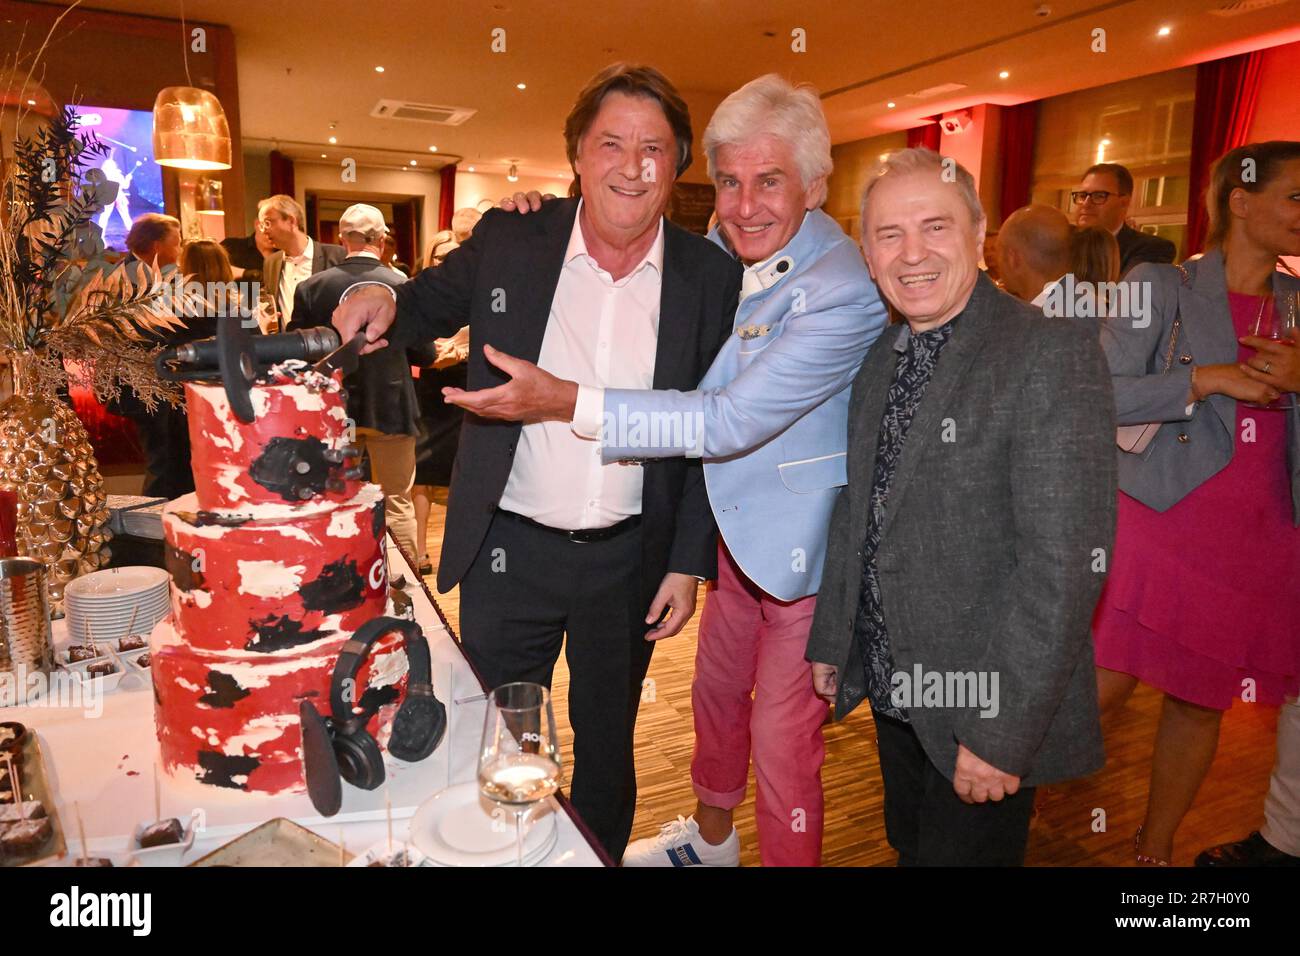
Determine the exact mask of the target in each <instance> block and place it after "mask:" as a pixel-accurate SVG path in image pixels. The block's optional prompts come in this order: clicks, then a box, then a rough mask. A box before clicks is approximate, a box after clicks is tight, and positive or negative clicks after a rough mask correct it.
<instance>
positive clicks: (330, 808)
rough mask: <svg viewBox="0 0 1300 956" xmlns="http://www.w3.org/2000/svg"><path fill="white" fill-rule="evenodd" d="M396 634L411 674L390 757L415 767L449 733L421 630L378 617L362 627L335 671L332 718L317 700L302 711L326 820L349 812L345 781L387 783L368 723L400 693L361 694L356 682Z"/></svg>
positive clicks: (311, 783)
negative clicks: (379, 644)
mask: <svg viewBox="0 0 1300 956" xmlns="http://www.w3.org/2000/svg"><path fill="white" fill-rule="evenodd" d="M393 632H396V633H398V634H400V635H401V636H402V642H403V645H404V647H405V650H406V658H407V662H408V666H409V668H410V670H409V676H408V678H407V684H406V698H405V700H403V701H402V704H401V706H400V707H399V708H398V711H397V714H396V716H394V717H393V725H392V736H391V737H390V738H389V740H388V752H389V753H391V754H392V755H393V756H394V757H396V758H397V759H398V760H403V761H405V762H407V763H415V762H417V761H420V760H423V759H424V758H425V757H427V756H429V754H431V753H433V751H434V749H435V748H436V747H437V746H438V744H439V743H440V742H441V741H442V738H443V735H444V734H445V733H446V730H447V709H446V707H445V706H444V705H443V703H442V701H440V700H438V698H437V697H436V696H434V693H433V683H432V677H431V674H432V666H431V664H430V660H429V644H428V642H427V641H426V640H425V638H424V633H423V632H422V631H421V630H420V626H419V625H418V624H416V623H415V622H414V621H404V620H401V619H400V618H395V617H377V618H374V619H373V620H371V621H368V622H366V623H365V624H363V625H362V626H361V627H360V628H358V629H357V632H356V633H355V634H354V635H353V636H352V639H351V640H350V641H348V642H347V643H346V644H344V645H343V650H342V651H341V653H340V654H339V658H338V663H337V664H335V666H334V676H333V679H332V680H331V681H330V715H329V716H328V717H321V715H320V712H319V711H318V710H317V709H316V705H315V704H314V703H313V702H312V701H311V699H310V698H307V699H304V700H303V701H302V703H301V705H300V708H299V717H300V719H301V721H302V752H303V764H304V769H305V771H306V777H307V793H308V795H309V796H310V797H311V802H312V805H313V806H315V807H316V809H317V810H318V811H319V812H320V813H321V814H322V815H323V816H327V817H332V816H334V814H336V813H338V812H339V807H341V806H342V803H343V788H342V786H341V785H340V780H346V781H347V782H348V783H350V784H352V785H353V786H355V787H359V788H360V789H362V790H374V789H376V788H377V787H379V786H380V785H381V784H382V783H383V782H384V755H383V752H382V751H381V750H380V748H379V742H378V741H376V740H375V738H374V737H372V736H371V735H370V733H369V731H367V730H366V725H367V724H368V723H369V722H370V720H371V719H372V718H373V717H374V716H375V714H376V713H378V711H379V708H380V707H381V706H383V705H384V704H385V703H389V702H390V701H391V700H392V699H393V697H395V696H396V689H395V688H388V689H387V690H391V691H392V693H391V694H385V693H384V692H383V691H381V690H378V689H377V688H370V687H368V688H366V689H365V691H364V692H362V693H360V694H358V693H357V692H356V691H357V687H356V679H357V674H358V673H359V672H360V670H361V665H362V663H363V662H364V661H365V660H366V658H367V657H368V656H369V653H370V650H371V648H372V647H373V645H374V644H375V642H376V641H378V640H379V639H380V638H381V637H384V636H385V635H387V634H390V633H393ZM349 691H351V693H349ZM354 703H355V705H356V708H357V710H355V711H354Z"/></svg>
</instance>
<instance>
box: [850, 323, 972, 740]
mask: <svg viewBox="0 0 1300 956" xmlns="http://www.w3.org/2000/svg"><path fill="white" fill-rule="evenodd" d="M956 321H957V320H956V319H953V320H952V321H950V322H945V323H944V324H943V325H941V326H939V327H938V328H937V329H930V330H929V331H926V332H922V333H920V334H919V335H913V334H912V333H911V331H910V330H909V329H904V330H903V332H902V334H901V335H900V336H899V340H898V342H897V343H896V344H895V346H894V347H895V348H896V349H898V351H899V352H900V355H899V356H898V364H897V366H895V368H894V381H893V383H892V384H891V385H890V386H889V393H888V395H887V397H886V399H885V414H884V417H883V418H881V420H880V435H879V437H878V438H877V439H876V467H875V472H874V473H873V475H872V478H871V511H870V514H869V515H868V516H867V536H866V539H865V540H864V541H863V543H862V590H861V592H860V593H859V596H858V614H857V619H856V621H855V622H854V626H853V635H854V640H856V641H857V642H858V647H859V649H860V650H861V652H862V662H863V669H864V670H865V672H866V674H865V676H866V690H867V700H868V701H869V702H870V703H871V708H872V710H875V711H877V712H879V713H882V714H885V715H887V716H889V717H894V718H896V719H898V720H907V711H906V710H905V709H903V708H900V707H896V706H895V705H894V703H893V702H892V701H891V700H890V693H891V691H892V690H893V675H894V660H893V655H892V654H891V653H890V649H889V632H888V631H887V630H886V629H885V609H884V606H883V604H882V602H881V599H880V574H879V572H878V571H877V570H876V550H877V549H878V548H879V547H880V529H881V527H882V525H883V524H884V520H885V503H886V501H887V500H888V499H889V486H890V485H891V484H892V483H893V480H894V472H895V471H896V470H897V469H898V460H899V459H900V458H901V457H902V454H903V442H904V441H905V440H906V438H907V429H908V427H909V426H910V425H911V424H912V415H913V414H914V413H915V412H916V409H917V406H919V405H920V404H921V396H923V395H924V394H925V387H926V386H927V385H929V384H930V377H931V376H932V375H933V374H934V369H935V366H936V365H937V364H938V362H939V353H940V352H941V351H943V347H944V345H945V344H946V343H947V342H948V339H950V338H951V337H952V329H953V326H954V325H955V324H956Z"/></svg>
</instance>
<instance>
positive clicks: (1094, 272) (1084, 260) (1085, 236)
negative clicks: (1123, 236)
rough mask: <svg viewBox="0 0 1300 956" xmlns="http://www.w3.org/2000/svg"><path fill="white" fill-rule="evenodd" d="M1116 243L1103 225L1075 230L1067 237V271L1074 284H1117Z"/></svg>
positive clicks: (1118, 262)
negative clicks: (1069, 272) (1068, 248)
mask: <svg viewBox="0 0 1300 956" xmlns="http://www.w3.org/2000/svg"><path fill="white" fill-rule="evenodd" d="M1119 265H1120V255H1119V243H1118V242H1117V241H1116V240H1115V236H1114V235H1113V234H1112V233H1111V231H1110V230H1109V229H1107V228H1105V227H1104V226H1085V227H1084V228H1082V229H1079V228H1075V229H1073V231H1072V232H1071V235H1070V271H1071V272H1073V273H1074V278H1075V280H1076V281H1077V282H1093V283H1101V282H1118V281H1119Z"/></svg>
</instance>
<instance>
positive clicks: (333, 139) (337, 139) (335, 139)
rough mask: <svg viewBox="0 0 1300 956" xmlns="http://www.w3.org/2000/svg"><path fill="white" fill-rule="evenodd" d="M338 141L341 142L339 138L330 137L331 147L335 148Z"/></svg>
mask: <svg viewBox="0 0 1300 956" xmlns="http://www.w3.org/2000/svg"><path fill="white" fill-rule="evenodd" d="M338 141H339V138H338V137H337V136H331V137H330V145H331V146H333V145H334V144H335V143H337V142H338Z"/></svg>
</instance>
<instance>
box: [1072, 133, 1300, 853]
mask: <svg viewBox="0 0 1300 956" xmlns="http://www.w3.org/2000/svg"><path fill="white" fill-rule="evenodd" d="M1206 201H1207V204H1208V206H1209V219H1210V232H1209V235H1208V237H1207V239H1206V247H1207V249H1208V250H1209V251H1207V252H1206V254H1205V255H1204V256H1203V257H1202V258H1200V259H1199V260H1196V261H1192V262H1188V263H1186V264H1185V265H1184V266H1170V265H1143V266H1139V267H1138V268H1136V269H1134V270H1133V271H1132V272H1131V273H1130V274H1129V275H1128V277H1127V278H1126V283H1132V284H1133V285H1131V286H1130V287H1129V290H1128V291H1129V292H1131V293H1133V294H1132V295H1130V296H1129V298H1128V304H1129V306H1130V308H1129V309H1128V310H1126V312H1125V314H1124V315H1122V316H1116V317H1112V318H1110V319H1109V320H1108V321H1107V322H1106V323H1105V325H1104V327H1103V329H1102V344H1103V346H1104V348H1105V351H1106V357H1107V360H1108V361H1109V363H1110V367H1111V372H1112V374H1113V377H1114V378H1113V381H1114V385H1115V403H1116V411H1117V413H1118V421H1119V423H1120V425H1133V424H1141V423H1160V425H1159V430H1158V431H1157V432H1156V433H1155V437H1154V438H1153V439H1152V440H1151V442H1150V444H1149V445H1148V446H1147V447H1146V448H1145V450H1143V451H1141V452H1139V453H1128V452H1122V451H1121V452H1120V453H1119V457H1120V462H1119V477H1120V491H1121V494H1120V501H1119V525H1118V531H1117V535H1116V541H1115V550H1114V555H1113V560H1112V562H1111V568H1110V577H1109V580H1108V581H1107V585H1106V589H1105V592H1104V593H1103V595H1102V599H1101V602H1100V603H1099V604H1098V607H1097V612H1096V616H1095V617H1094V620H1093V634H1094V638H1095V641H1096V654H1097V673H1098V692H1099V695H1100V698H1101V700H1100V703H1101V707H1102V710H1103V712H1104V711H1106V710H1107V709H1111V708H1115V707H1118V706H1120V705H1122V704H1123V702H1124V701H1125V700H1126V699H1127V698H1128V696H1129V694H1130V693H1132V691H1133V688H1134V687H1135V686H1136V685H1137V682H1138V681H1139V680H1140V681H1144V682H1146V683H1148V684H1151V685H1153V686H1155V687H1158V688H1159V689H1160V690H1162V691H1164V693H1165V699H1164V705H1163V709H1162V711H1161V715H1160V724H1159V728H1158V730H1157V733H1156V745H1155V753H1154V755H1153V758H1152V767H1151V783H1150V793H1149V795H1148V803H1147V810H1146V816H1145V819H1144V822H1143V824H1142V826H1141V827H1140V828H1139V829H1138V835H1137V840H1136V853H1137V859H1138V862H1140V863H1159V864H1163V863H1167V861H1169V860H1170V859H1171V858H1172V854H1173V842H1174V834H1175V832H1176V830H1177V829H1178V826H1179V824H1180V823H1181V822H1182V819H1183V817H1184V815H1185V814H1186V813H1187V811H1188V809H1189V808H1190V807H1191V805H1192V801H1193V800H1194V799H1195V797H1196V792H1197V790H1198V789H1199V787H1200V785H1201V782H1202V780H1204V778H1205V775H1206V773H1207V772H1208V770H1209V768H1210V764H1211V763H1212V762H1213V759H1214V753H1215V749H1216V747H1217V744H1218V735H1219V725H1220V723H1221V720H1222V717H1223V713H1224V711H1226V710H1227V709H1228V708H1229V707H1230V706H1232V703H1233V700H1234V699H1236V698H1241V699H1242V700H1243V701H1251V702H1253V701H1258V702H1260V703H1268V704H1274V705H1276V704H1280V703H1282V702H1283V700H1285V699H1286V698H1287V697H1294V696H1295V694H1296V692H1297V689H1298V688H1300V589H1297V587H1296V582H1297V581H1298V580H1300V528H1298V527H1297V526H1298V525H1300V409H1297V405H1296V398H1295V393H1296V392H1298V391H1300V348H1295V347H1293V346H1295V345H1296V344H1300V335H1298V334H1297V333H1296V332H1294V331H1290V332H1288V333H1286V334H1287V336H1288V340H1287V341H1285V342H1272V341H1266V340H1264V339H1262V338H1260V337H1257V336H1256V332H1257V330H1259V329H1260V328H1266V327H1267V326H1268V325H1269V321H1268V320H1269V319H1270V318H1272V317H1273V316H1274V314H1276V315H1277V316H1279V317H1280V318H1281V319H1282V320H1284V321H1289V322H1290V324H1291V326H1292V327H1294V324H1295V313H1296V307H1297V294H1298V293H1300V280H1298V279H1296V278H1295V277H1293V276H1289V275H1286V274H1284V273H1282V272H1279V271H1278V269H1277V265H1278V259H1279V257H1280V256H1297V255H1300V143H1297V142H1269V143H1255V144H1251V145H1248V146H1243V147H1240V148H1238V149H1234V150H1232V151H1230V152H1228V153H1227V154H1225V155H1224V156H1223V157H1222V158H1221V159H1220V160H1219V161H1218V162H1217V163H1216V164H1215V166H1214V170H1213V172H1212V174H1211V182H1210V188H1209V191H1208V195H1207V197H1206ZM1279 398H1280V399H1281V404H1283V405H1284V406H1285V407H1284V408H1281V409H1276V408H1273V409H1265V408H1261V407H1259V406H1260V405H1266V404H1270V403H1272V404H1278V400H1279Z"/></svg>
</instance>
